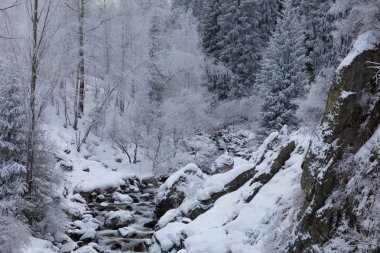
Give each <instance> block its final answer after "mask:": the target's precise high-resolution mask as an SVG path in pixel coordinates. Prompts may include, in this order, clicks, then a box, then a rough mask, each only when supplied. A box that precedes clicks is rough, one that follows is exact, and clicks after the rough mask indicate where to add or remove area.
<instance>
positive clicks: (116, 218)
mask: <svg viewBox="0 0 380 253" xmlns="http://www.w3.org/2000/svg"><path fill="white" fill-rule="evenodd" d="M133 220H134V217H133V215H132V213H131V212H129V211H122V210H119V211H110V212H108V213H107V214H106V215H105V219H104V226H106V227H107V228H111V229H118V228H122V227H126V226H128V225H129V224H130V223H131V222H132V221H133Z"/></svg>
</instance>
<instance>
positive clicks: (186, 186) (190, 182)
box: [155, 164, 206, 218]
mask: <svg viewBox="0 0 380 253" xmlns="http://www.w3.org/2000/svg"><path fill="white" fill-rule="evenodd" d="M205 179H206V174H204V173H203V172H202V171H201V170H200V169H199V168H198V167H197V166H196V165H195V164H189V165H187V166H186V167H185V168H183V169H181V170H179V171H177V172H176V173H174V174H173V175H172V176H171V177H169V178H168V179H167V180H166V182H165V183H164V184H163V185H161V187H160V189H159V194H158V195H157V197H156V203H157V205H156V211H155V213H156V215H157V217H158V218H160V217H162V216H163V215H164V214H165V213H166V212H167V211H169V210H171V209H173V208H177V207H178V206H179V205H181V203H182V201H183V200H184V199H185V197H186V195H188V194H190V192H189V191H190V190H191V189H193V191H194V192H195V191H196V188H197V186H198V185H200V184H201V183H202V182H203V181H204V180H205Z"/></svg>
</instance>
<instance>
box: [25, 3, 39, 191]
mask: <svg viewBox="0 0 380 253" xmlns="http://www.w3.org/2000/svg"><path fill="white" fill-rule="evenodd" d="M38 18H39V17H38V0H34V9H33V18H32V26H33V48H32V61H31V64H32V66H31V67H32V76H31V80H30V104H29V106H30V117H31V119H30V129H29V133H28V142H27V147H28V152H27V164H26V183H27V188H28V195H29V196H31V195H32V192H33V166H34V131H35V129H34V128H35V122H36V112H35V106H36V85H37V69H38V45H37V43H38V41H37V32H38Z"/></svg>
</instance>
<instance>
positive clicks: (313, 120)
mask: <svg viewBox="0 0 380 253" xmlns="http://www.w3.org/2000/svg"><path fill="white" fill-rule="evenodd" d="M333 76H334V70H333V69H325V70H322V71H321V72H320V73H319V75H318V76H317V77H316V80H315V82H314V83H313V84H312V85H311V87H310V90H309V93H308V94H307V97H306V99H302V100H298V106H299V107H298V110H297V117H298V119H299V120H300V122H301V124H302V125H303V126H305V127H307V128H308V129H309V130H310V131H314V130H315V129H316V127H318V125H319V123H320V121H321V119H322V116H323V112H324V110H325V104H326V101H327V93H328V90H329V88H330V84H331V82H332V79H333Z"/></svg>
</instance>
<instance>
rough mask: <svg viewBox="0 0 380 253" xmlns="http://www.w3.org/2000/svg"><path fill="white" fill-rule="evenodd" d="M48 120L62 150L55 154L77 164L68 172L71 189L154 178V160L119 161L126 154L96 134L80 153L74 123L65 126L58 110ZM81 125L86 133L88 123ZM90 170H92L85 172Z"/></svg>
mask: <svg viewBox="0 0 380 253" xmlns="http://www.w3.org/2000/svg"><path fill="white" fill-rule="evenodd" d="M87 117H88V116H85V117H84V118H83V119H82V121H83V122H86V121H88V120H89V119H87ZM46 121H47V123H46V124H45V125H44V128H45V129H46V130H47V132H48V133H49V135H50V139H51V141H52V142H53V143H54V144H55V146H56V149H57V150H58V151H57V153H56V154H55V155H56V157H57V158H59V160H61V161H60V164H63V165H66V166H72V167H73V170H72V171H67V172H66V178H67V180H66V181H67V183H66V186H67V187H68V188H69V190H70V191H76V192H91V191H93V190H95V189H107V188H115V189H116V188H117V187H118V186H120V185H122V184H124V183H125V181H124V179H127V178H130V177H138V178H146V177H151V175H152V169H151V163H150V161H147V160H146V159H143V161H142V162H141V163H138V164H130V163H129V162H128V159H123V160H122V161H121V163H119V162H117V160H118V159H117V158H122V157H125V154H123V153H122V152H121V151H120V150H118V149H117V148H115V147H114V146H113V145H112V143H111V141H110V140H102V139H101V138H100V137H97V136H95V135H93V134H92V133H91V134H90V136H89V138H88V140H87V142H86V143H85V144H84V145H83V146H82V147H81V151H80V152H77V147H76V143H75V139H73V136H76V135H75V133H76V132H75V130H74V129H72V127H70V126H69V127H68V128H64V127H63V119H62V118H60V117H58V116H56V115H55V113H51V118H49V119H46ZM79 127H80V128H82V129H79V130H78V131H80V132H82V133H83V132H85V129H86V124H83V125H82V124H81V125H80V126H79ZM99 143H101V145H99ZM63 151H65V152H63ZM86 169H89V171H88V172H86V171H84V170H86Z"/></svg>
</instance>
